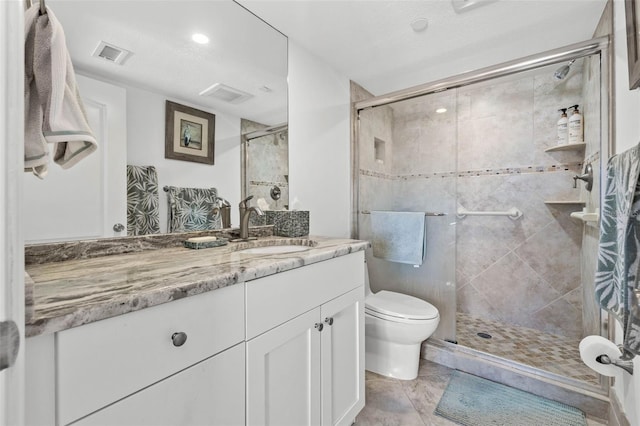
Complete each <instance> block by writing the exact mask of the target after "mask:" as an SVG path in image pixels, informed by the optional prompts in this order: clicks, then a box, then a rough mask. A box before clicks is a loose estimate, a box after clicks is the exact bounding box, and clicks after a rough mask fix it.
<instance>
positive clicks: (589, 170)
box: [573, 163, 593, 192]
mask: <svg viewBox="0 0 640 426" xmlns="http://www.w3.org/2000/svg"><path fill="white" fill-rule="evenodd" d="M578 179H580V180H582V181H585V182H586V183H587V184H586V185H585V187H584V189H586V190H587V191H589V192H591V189H592V188H593V167H591V163H589V164H587V165H586V166H585V168H584V173H583V174H581V175H575V176H574V177H573V187H574V188H577V187H578Z"/></svg>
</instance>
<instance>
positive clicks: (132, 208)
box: [127, 165, 160, 235]
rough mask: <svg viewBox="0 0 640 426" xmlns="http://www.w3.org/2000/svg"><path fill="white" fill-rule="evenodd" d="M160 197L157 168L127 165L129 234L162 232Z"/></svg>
mask: <svg viewBox="0 0 640 426" xmlns="http://www.w3.org/2000/svg"><path fill="white" fill-rule="evenodd" d="M158 199H159V197H158V174H157V172H156V168H155V167H154V166H131V165H127V235H147V234H158V233H160V212H159V202H158Z"/></svg>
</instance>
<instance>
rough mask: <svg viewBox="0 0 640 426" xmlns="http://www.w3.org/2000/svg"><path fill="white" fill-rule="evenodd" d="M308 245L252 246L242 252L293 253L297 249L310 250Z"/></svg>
mask: <svg viewBox="0 0 640 426" xmlns="http://www.w3.org/2000/svg"><path fill="white" fill-rule="evenodd" d="M309 248H310V247H308V246H300V245H292V244H289V245H284V246H265V247H251V248H247V249H244V250H240V251H239V252H240V253H249V254H277V253H293V252H296V251H304V250H309Z"/></svg>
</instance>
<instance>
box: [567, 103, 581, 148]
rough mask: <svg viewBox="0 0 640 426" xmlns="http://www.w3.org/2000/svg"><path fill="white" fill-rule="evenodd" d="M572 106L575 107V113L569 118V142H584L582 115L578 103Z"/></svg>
mask: <svg viewBox="0 0 640 426" xmlns="http://www.w3.org/2000/svg"><path fill="white" fill-rule="evenodd" d="M571 108H573V114H571V117H570V118H569V143H582V142H584V136H583V129H584V127H583V123H582V115H581V114H580V111H579V110H578V105H574V106H572V107H571Z"/></svg>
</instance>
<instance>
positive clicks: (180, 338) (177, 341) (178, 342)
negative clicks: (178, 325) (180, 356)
mask: <svg viewBox="0 0 640 426" xmlns="http://www.w3.org/2000/svg"><path fill="white" fill-rule="evenodd" d="M171 340H172V341H173V346H182V345H184V342H186V341H187V333H185V332H182V331H180V332H178V333H173V334H172V335H171Z"/></svg>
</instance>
